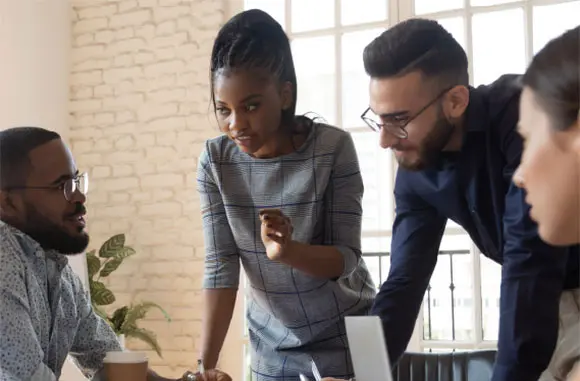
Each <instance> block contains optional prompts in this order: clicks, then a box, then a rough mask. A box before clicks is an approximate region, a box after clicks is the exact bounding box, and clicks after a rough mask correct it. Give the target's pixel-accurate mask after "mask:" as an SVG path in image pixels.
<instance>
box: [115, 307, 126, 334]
mask: <svg viewBox="0 0 580 381" xmlns="http://www.w3.org/2000/svg"><path fill="white" fill-rule="evenodd" d="M128 310H129V308H128V307H127V306H124V307H121V308H118V309H116V310H115V312H113V317H112V318H111V323H113V328H114V330H115V332H120V331H121V327H122V326H123V322H124V321H125V317H126V316H127V311H128Z"/></svg>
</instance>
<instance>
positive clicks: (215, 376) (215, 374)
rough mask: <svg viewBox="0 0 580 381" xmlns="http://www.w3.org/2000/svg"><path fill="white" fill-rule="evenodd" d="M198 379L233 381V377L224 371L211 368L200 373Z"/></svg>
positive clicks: (205, 380) (201, 380) (204, 380)
mask: <svg viewBox="0 0 580 381" xmlns="http://www.w3.org/2000/svg"><path fill="white" fill-rule="evenodd" d="M197 381H232V378H231V377H230V376H228V375H227V374H226V373H224V372H222V371H219V370H216V369H210V370H206V371H205V372H203V374H200V375H198V376H197Z"/></svg>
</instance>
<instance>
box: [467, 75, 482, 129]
mask: <svg viewBox="0 0 580 381" xmlns="http://www.w3.org/2000/svg"><path fill="white" fill-rule="evenodd" d="M486 120H487V110H486V108H485V103H484V101H483V96H482V94H480V92H479V91H477V90H476V89H475V88H473V87H471V86H470V87H469V105H468V106H467V112H466V118H465V131H466V134H469V133H470V132H481V131H485V129H486Z"/></svg>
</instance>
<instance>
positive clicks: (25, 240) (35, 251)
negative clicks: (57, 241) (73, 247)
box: [0, 221, 68, 269]
mask: <svg viewBox="0 0 580 381" xmlns="http://www.w3.org/2000/svg"><path fill="white" fill-rule="evenodd" d="M0 230H4V231H5V232H7V233H9V234H11V235H12V236H13V237H14V238H16V239H17V240H18V243H20V245H21V246H22V252H23V253H24V255H32V256H35V257H37V258H41V259H45V258H46V259H51V260H53V261H54V262H56V263H57V264H58V267H59V269H62V268H63V267H64V266H66V265H67V264H68V258H67V257H66V256H65V255H64V254H61V253H59V252H58V251H56V250H44V249H43V248H42V246H40V244H39V243H38V242H37V241H36V240H34V239H33V238H32V237H30V236H29V235H28V234H26V233H24V232H23V231H21V230H19V229H17V228H15V227H14V226H12V225H10V224H7V223H6V222H4V221H0Z"/></svg>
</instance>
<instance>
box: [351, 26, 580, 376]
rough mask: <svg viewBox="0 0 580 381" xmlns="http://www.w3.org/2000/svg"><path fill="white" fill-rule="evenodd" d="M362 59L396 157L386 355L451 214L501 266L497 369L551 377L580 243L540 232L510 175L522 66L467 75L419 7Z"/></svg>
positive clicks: (380, 301)
mask: <svg viewBox="0 0 580 381" xmlns="http://www.w3.org/2000/svg"><path fill="white" fill-rule="evenodd" d="M490 54H493V52H490ZM498 59H501V57H498ZM363 60H364V66H365V70H366V72H367V74H368V75H369V76H370V78H371V81H370V87H369V89H370V107H369V108H368V109H367V110H366V111H365V112H364V113H363V115H362V118H363V120H364V121H365V122H366V123H367V124H368V125H369V127H370V128H372V129H373V130H375V131H376V132H377V133H378V134H379V140H380V145H381V147H383V148H391V149H392V150H393V152H394V154H395V156H396V158H397V161H398V163H399V170H398V172H397V177H396V184H395V192H394V193H395V203H396V218H395V222H394V225H393V237H392V246H391V269H390V272H389V276H388V279H387V280H386V281H385V283H384V284H383V285H382V286H381V289H380V292H379V294H378V295H377V298H376V301H375V303H374V307H373V312H372V313H373V314H374V315H378V316H380V317H381V319H382V321H383V325H384V331H385V336H386V340H387V345H388V348H389V354H390V358H391V361H392V362H393V363H394V362H395V361H396V360H397V359H398V358H399V357H400V356H401V354H402V353H403V351H404V350H405V348H406V346H407V344H408V342H409V340H410V337H411V335H412V332H413V328H414V325H415V321H416V319H417V316H418V313H419V310H420V307H421V302H422V300H423V296H424V293H425V291H426V289H427V287H428V285H429V280H430V277H431V274H432V273H433V270H434V268H435V264H436V262H437V255H438V251H439V246H440V243H441V239H442V236H443V232H444V230H445V224H446V222H447V220H448V219H451V220H453V221H455V222H456V223H458V224H459V225H461V226H462V227H463V228H464V229H465V230H466V231H467V232H468V233H469V235H470V237H471V238H472V240H473V241H474V243H475V244H476V245H477V247H478V248H479V249H480V251H481V252H482V253H484V255H486V256H487V257H489V258H491V259H492V260H494V261H495V262H497V263H499V264H501V265H502V266H503V268H502V279H501V303H500V329H499V338H498V354H497V359H496V364H495V367H494V372H493V380H494V381H523V380H526V381H532V380H534V381H535V380H538V379H541V380H553V379H555V378H554V376H553V375H551V374H548V372H544V370H545V369H546V368H547V367H548V364H549V363H550V360H551V357H552V353H553V351H554V348H555V345H556V342H557V339H558V326H559V317H558V312H559V303H560V299H561V296H565V294H566V292H567V291H566V290H571V289H575V288H578V285H579V284H578V283H579V272H578V247H577V246H574V247H559V248H556V247H552V246H549V245H547V244H545V243H543V242H542V241H541V240H540V238H539V236H538V232H537V225H536V224H535V223H534V222H532V220H531V219H530V217H529V216H528V211H529V206H528V204H527V203H526V194H525V191H524V190H522V189H519V188H518V187H516V186H515V185H514V184H513V183H512V175H513V173H514V171H515V169H516V168H517V167H518V165H519V162H520V157H521V154H522V139H521V138H520V136H519V135H518V132H517V128H516V125H517V122H518V106H519V97H520V85H519V76H516V75H505V76H502V77H500V78H499V79H498V80H497V81H496V82H494V83H492V84H490V85H488V86H480V87H477V88H473V87H470V86H469V76H468V61H467V57H466V54H465V52H464V50H463V49H462V48H461V46H460V45H459V44H458V43H457V41H456V40H455V39H454V38H453V37H452V36H451V34H449V33H448V32H447V31H446V30H445V29H444V28H443V27H441V26H440V25H439V24H438V23H437V22H435V21H431V20H424V19H411V20H407V21H405V22H402V23H400V24H398V25H396V26H394V27H393V28H391V29H389V30H387V31H385V32H384V33H382V34H381V35H380V36H378V37H377V38H376V39H375V40H374V41H372V42H371V43H370V44H369V45H368V46H367V47H366V48H365V50H364V54H363ZM554 186H557V184H554ZM569 299H570V298H567V299H566V298H562V301H564V300H569ZM543 372H544V373H543ZM540 377H541V378H540Z"/></svg>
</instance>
